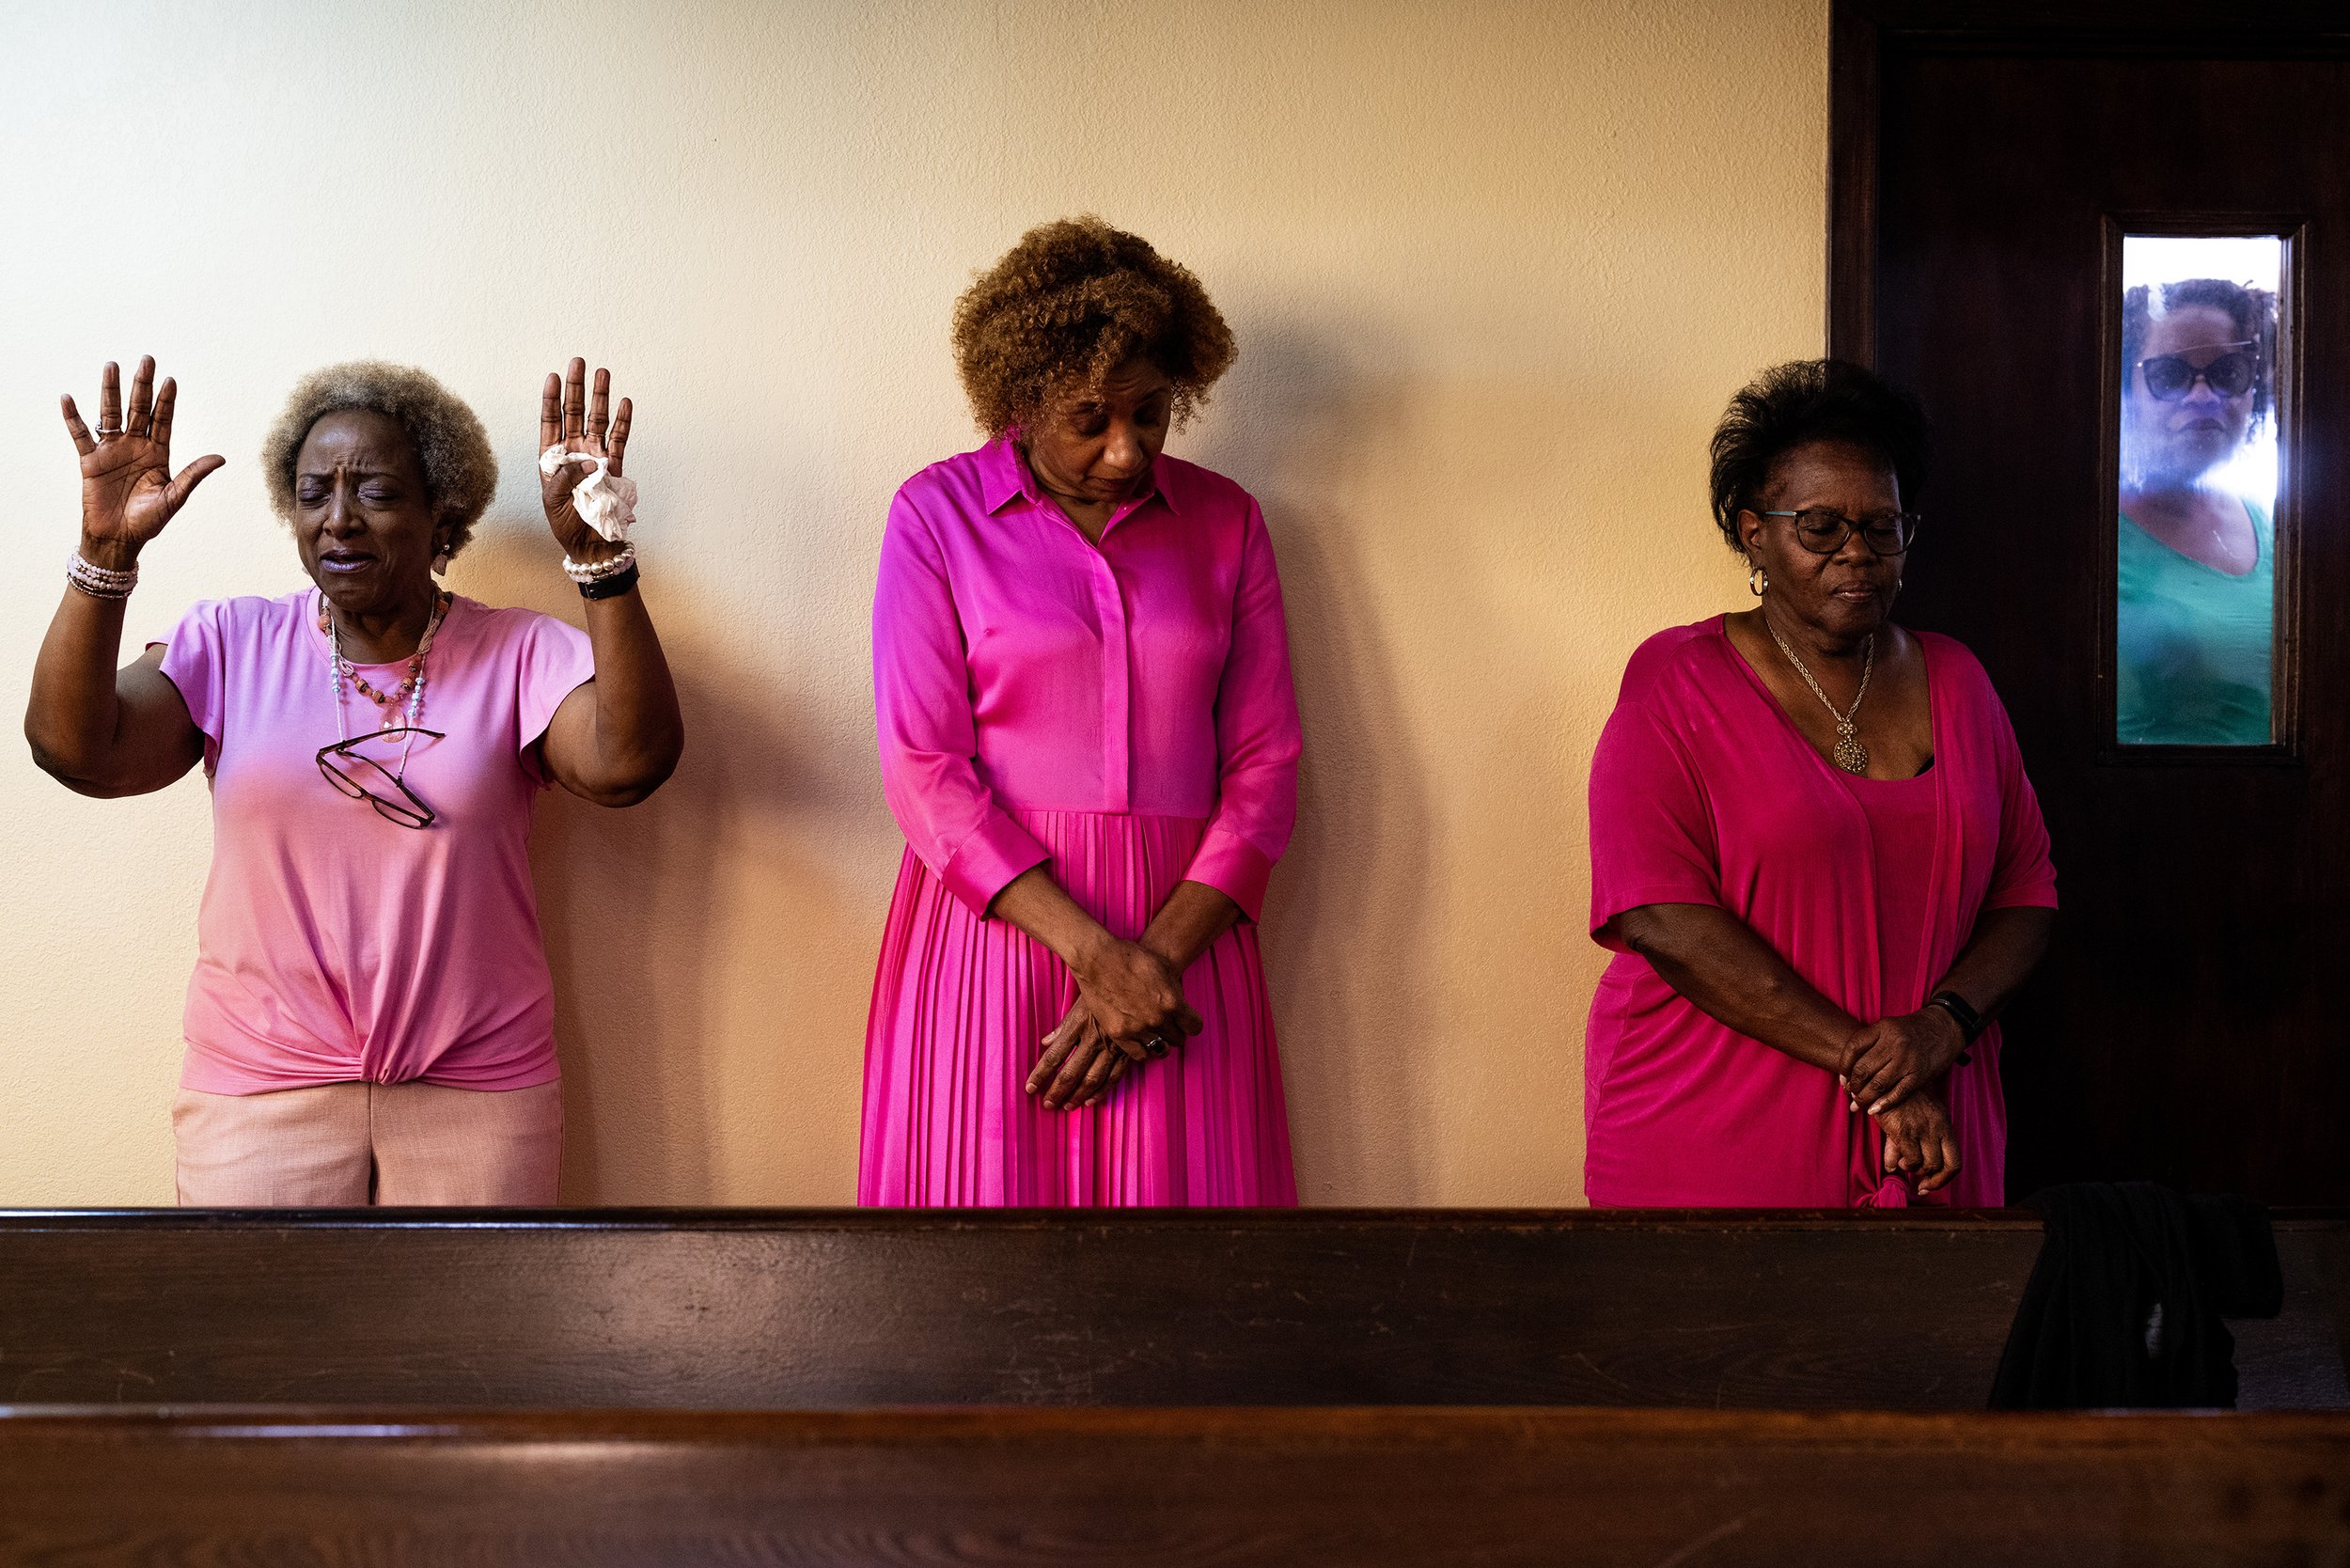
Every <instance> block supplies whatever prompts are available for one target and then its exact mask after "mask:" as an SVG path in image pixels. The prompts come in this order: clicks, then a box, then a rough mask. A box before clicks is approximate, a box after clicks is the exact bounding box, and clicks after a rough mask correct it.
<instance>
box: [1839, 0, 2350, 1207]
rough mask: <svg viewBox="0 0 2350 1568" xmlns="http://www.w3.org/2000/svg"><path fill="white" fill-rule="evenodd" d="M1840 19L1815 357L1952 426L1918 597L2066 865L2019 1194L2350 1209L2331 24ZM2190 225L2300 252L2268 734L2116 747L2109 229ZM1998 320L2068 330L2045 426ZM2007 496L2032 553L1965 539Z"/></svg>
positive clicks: (2037, 1001)
mask: <svg viewBox="0 0 2350 1568" xmlns="http://www.w3.org/2000/svg"><path fill="white" fill-rule="evenodd" d="M1830 24H1831V31H1832V37H1831V64H1830V88H1831V111H1830V163H1831V167H1830V189H1829V233H1828V243H1829V256H1828V262H1829V290H1828V300H1827V328H1828V342H1829V348H1830V352H1831V353H1836V354H1838V355H1840V356H1841V357H1845V358H1849V359H1853V360H1857V361H1859V362H1861V363H1863V364H1867V365H1870V366H1872V367H1875V368H1880V369H1882V370H1884V371H1885V372H1886V373H1888V374H1889V375H1891V376H1893V377H1895V378H1896V379H1897V380H1900V381H1902V382H1904V384H1908V385H1911V386H1912V387H1914V388H1916V389H1917V390H1918V391H1919V393H1920V394H1921V395H1923V396H1924V397H1925V398H1926V400H1927V401H1928V403H1929V406H1930V407H1932V408H1933V409H1934V410H1935V413H1936V415H1937V416H1940V420H1941V422H1940V425H1939V429H1938V431H1937V435H1936V438H1935V467H1936V468H1937V469H1940V470H1941V471H1942V472H1944V473H1946V474H1947V475H1948V476H1949V478H1947V479H1946V480H1945V481H1943V484H1942V487H1941V493H1940V494H1939V495H1938V496H1937V498H1936V504H1937V505H1940V506H1943V507H1946V508H1948V509H1949V510H1948V516H1949V517H1951V518H1954V519H1958V520H1959V522H1958V524H1957V525H1954V526H1953V527H1952V528H1951V530H1950V531H1949V532H1948V533H1947V534H1942V535H1938V536H1937V544H1938V545H1939V549H1938V553H1936V554H1935V557H1934V559H1933V564H1932V569H1931V570H1930V571H1921V572H1919V581H1918V582H1917V583H1915V584H1913V585H1912V587H1911V589H1910V592H1909V595H1908V597H1907V598H1906V599H1905V601H1904V604H1905V613H1906V615H1907V616H1909V617H1911V618H1914V619H1915V622H1916V623H1917V624H1919V625H1922V626H1928V627H1933V628H1935V629H1936V630H1940V631H1944V632H1948V633H1951V634H1952V635H1956V636H1958V637H1959V638H1960V640H1962V641H1963V642H1966V644H1967V645H1968V646H1969V647H1970V648H1972V649H1974V650H1975V651H1976V652H1977V653H1978V655H1979V656H1980V657H1981V658H1982V661H1983V663H1984V665H1985V666H1986V668H1987V669H1988V670H1989V671H1990V673H1991V675H1992V677H1993V679H1994V680H1995V682H1998V683H1999V686H2000V690H2001V692H2002V694H2003V695H2004V697H2005V698H2006V700H2007V702H2008V704H2009V709H2010V712H2011V713H2012V714H2013V716H2014V719H2015V723H2016V729H2017V734H2018V737H2019V739H2020V740H2021V741H2022V743H2023V747H2024V754H2025V760H2026V763H2027V766H2028V768H2029V771H2030V772H2031V775H2032V777H2033V780H2034V783H2035V785H2036V787H2038V788H2039V789H2040V791H2041V792H2042V799H2043V803H2044V806H2045V808H2046V809H2047V810H2048V813H2049V821H2050V826H2051V829H2052V831H2053V832H2055V834H2056V836H2057V840H2058V842H2057V862H2058V866H2059V869H2060V876H2064V875H2070V876H2072V877H2074V878H2075V879H2076V880H2074V881H2073V882H2071V883H2070V884H2069V885H2067V886H2068V890H2067V892H2066V893H2065V902H2066V906H2067V910H2068V913H2067V916H2066V917H2065V919H2064V920H2063V921H2062V922H2061V924H2060V928H2059V937H2058V942H2057V946H2056V949H2054V951H2053V952H2052V953H2051V956H2050V960H2049V962H2048V963H2047V964H2045V965H2044V966H2043V969H2042V971H2041V973H2040V975H2039V976H2037V977H2035V980H2034V982H2033V985H2032V987H2031V988H2030V989H2029V991H2028V993H2027V995H2026V996H2023V997H2021V998H2019V999H2018V1004H2017V1006H2016V1008H2015V1010H2014V1016H2013V1024H2014V1026H2015V1027H2014V1031H2013V1035H2014V1039H2015V1041H2016V1043H2018V1045H2019V1046H2020V1047H2022V1049H2020V1050H2019V1052H2018V1054H2017V1056H2016V1057H2015V1058H2013V1062H2012V1064H2011V1071H2010V1072H2009V1073H2008V1074H2006V1076H2007V1082H2008V1087H2009V1090H2010V1093H2011V1097H2012V1100H2011V1105H2010V1110H2011V1115H2012V1121H2011V1139H2010V1149H2009V1152H2010V1162H2009V1179H2010V1183H2011V1185H2010V1189H2009V1190H2010V1193H2011V1195H2013V1196H2020V1195H2021V1194H2023V1193H2026V1192H2029V1191H2030V1190H2031V1189H2032V1188H2033V1187H2035V1186H2038V1185H2043V1184H2047V1183H2049V1182H2053V1181H2066V1180H2078V1179H2083V1178H2091V1177H2097V1178H2107V1179H2110V1178H2116V1177H2147V1178H2151V1179H2155V1180H2162V1181H2168V1182H2171V1183H2172V1184H2178V1185H2182V1186H2189V1187H2204V1188H2210V1189H2225V1190H2238V1191H2245V1192H2248V1193H2251V1194H2253V1195H2255V1196H2259V1197H2262V1198H2264V1199H2265V1200H2269V1201H2272V1202H2295V1201H2304V1202H2305V1201H2317V1200H2328V1199H2332V1200H2345V1201H2350V1176H2346V1175H2344V1174H2343V1171H2344V1169H2345V1168H2343V1167H2342V1166H2341V1165H2340V1162H2339V1161H2338V1160H2337V1159H2336V1158H2335V1157H2334V1156H2333V1155H2332V1153H2331V1152H2329V1150H2330V1145H2331V1144H2332V1143H2333V1142H2334V1141H2335V1132H2334V1128H2335V1125H2336V1124H2338V1123H2339V1121H2340V1120H2341V1118H2342V1115H2344V1114H2345V1113H2350V1024H2345V1023H2344V1022H2343V1021H2342V1017H2341V1015H2340V1012H2339V1008H2338V1006H2336V1005H2335V1004H2334V1002H2333V1001H2332V999H2331V997H2330V996H2329V994H2328V993H2327V991H2326V984H2327V983H2328V982H2326V980H2325V979H2324V977H2325V976H2326V974H2327V973H2328V972H2330V971H2332V970H2338V969H2339V968H2340V967H2341V966H2342V964H2343V963H2344V962H2350V835H2344V834H2343V833H2342V830H2341V827H2340V824H2341V823H2342V822H2345V821H2350V608H2345V605H2350V597H2345V595H2350V526H2345V523H2350V513H2345V510H2344V508H2345V506H2350V482H2346V481H2345V479H2344V478H2343V476H2344V475H2350V447H2345V445H2344V437H2343V433H2342V432H2343V431H2345V430H2350V426H2345V425H2344V423H2343V410H2344V409H2345V408H2350V288H2346V287H2345V284H2346V283H2350V272H2346V271H2345V269H2344V267H2343V265H2342V260H2343V259H2344V258H2350V165H2344V164H2343V163H2342V160H2341V159H2340V157H2339V155H2338V153H2336V152H2335V151H2333V150H2331V149H2335V148H2336V147H2337V146H2338V145H2341V144H2342V143H2343V137H2344V133H2345V132H2344V128H2345V127H2346V126H2350V5H2344V4H2341V3H2339V0H2327V3H2325V4H2306V3H2300V0H2280V3H2273V4H2264V3H2261V0H2239V3H2237V4H2235V5H2233V6H2228V5H2225V4H2221V3H2217V0H2193V3H2191V4H2187V3H2180V0H2134V3H2130V0H2113V3H2106V4H2098V5H2086V4H2079V3H2076V0H2046V3H2040V4H2029V5H2027V4H2015V3H1985V0H1975V3H1961V0H1906V3H1901V0H1833V7H1832V9H1831V12H1830ZM2271 89H2273V90H2271ZM2173 123H2176V124H2181V125H2187V126H2192V127H2195V128H2196V129H2199V130H2200V131H2201V132H2203V133H2204V134H2201V135H2200V136H2189V137H2187V138H2186V139H2185V140H2182V141H2180V142H2179V143H2177V144H2176V145H2172V144H2170V142H2169V141H2168V140H2167V139H2166V137H2165V136H2164V134H2162V133H2163V132H2164V130H2165V128H2166V126H2168V125H2170V124H2173ZM2188 224H2194V225H2197V226H2201V231H2203V232H2217V233H2231V232H2233V233H2245V232H2264V233H2282V234H2288V235H2295V236H2297V238H2296V239H2295V244H2294V248H2293V250H2292V251H2291V253H2290V255H2289V257H2288V259H2287V260H2288V276H2287V277H2286V278H2285V280H2284V282H2285V284H2286V286H2287V287H2286V290H2285V293H2286V301H2285V313H2286V314H2287V316H2288V317H2289V318H2290V319H2292V320H2294V321H2298V322H2299V323H2300V326H2299V328H2298V329H2297V330H2295V333H2294V336H2293V340H2292V342H2291V343H2290V344H2289V345H2288V346H2287V350H2286V353H2287V355H2288V358H2287V360H2286V361H2284V362H2280V363H2279V366H2278V372H2279V378H2280V384H2282V385H2283V386H2285V387H2286V388H2287V389H2288V394H2289V395H2288V397H2287V398H2286V400H2284V402H2283V403H2282V404H2281V405H2280V408H2281V412H2280V413H2279V443H2280V447H2282V449H2283V451H2284V452H2285V453H2286V454H2287V455H2288V456H2289V458H2290V463H2291V469H2290V472H2289V473H2288V474H2286V475H2285V476H2284V477H2283V487H2282V488H2281V489H2280V491H2279V495H2278V503H2279V507H2278V510H2277V512H2276V515H2278V516H2279V517H2280V518H2283V519H2285V522H2284V524H2283V525H2282V526H2283V528H2284V538H2283V540H2282V541H2280V542H2279V545H2278V546H2277V550H2276V555H2277V570H2278V582H2279V601H2278V628H2277V643H2276V646H2277V650H2278V656H2279V657H2278V664H2277V677H2276V682H2275V687H2274V690H2275V699H2276V702H2277V704H2278V709H2277V711H2278V713H2279V718H2280V719H2281V720H2282V723H2281V726H2280V729H2279V742H2278V744H2277V745H2273V746H2269V747H2264V748H2253V747H2227V748H2221V747H2195V748H2187V747H2130V748H2122V747H2119V746H2117V745H2115V744H2114V742H2113V729H2112V724H2113V702H2112V698H2113V687H2112V685H2111V682H2113V680H2114V679H2115V673H2114V672H2115V669H2116V658H2117V647H2116V641H2117V639H2116V617H2115V603H2114V596H2115V593H2116V592H2117V588H2116V572H2115V564H2116V561H2115V557H2116V548H2117V544H2118V540H2117V538H2116V533H2115V527H2116V525H2115V518H2116V516H2117V513H2118V507H2117V505H2116V500H2115V497H2116V489H2117V474H2116V471H2115V462H2116V454H2115V450H2114V434H2115V431H2116V430H2117V428H2118V425H2119V422H2120V421H2119V408H2118V405H2117V402H2116V399H2117V398H2118V396H2119V393H2118V388H2117V386H2116V385H2115V384H2114V383H2115V381H2116V378H2114V377H2113V376H2112V375H2111V372H2110V367H2111V366H2112V365H2114V364H2115V363H2118V348H2119V344H2118V336H2117V335H2118V333H2119V330H2120V320H2121V317H2120V312H2121V308H2122V307H2121V304H2120V300H2121V290H2120V288H2119V282H2120V265H2119V254H2118V236H2119V234H2120V233H2121V232H2123V231H2125V230H2126V231H2130V232H2148V231H2152V232H2161V231H2165V230H2169V231H2173V232H2175V231H2177V226H2180V225H2188ZM2304 263H2306V268H2305V265H2304ZM2304 293H2306V294H2307V295H2308V296H2309V301H2310V306H2311V308H2309V309H2307V310H2304V309H2302V308H2300V303H2301V300H2300V296H2301V295H2302V294H2304ZM2003 331H2004V332H2015V333H2022V334H2025V335H2026V337H2027V338H2028V339H2029V337H2031V335H2034V334H2037V335H2038V337H2039V340H2040V341H2045V342H2047V343H2063V344H2071V345H2074V346H2075V349H2074V352H2073V353H2070V354H2067V355H2062V356H2058V357H2059V358H2060V360H2061V363H2059V364H2055V365H2053V366H2050V367H2044V374H2043V375H2042V377H2041V380H2040V382H2039V384H2036V386H2035V387H2034V394H2035V395H2034V397H2033V398H2032V399H2031V400H2030V406H2029V411H2025V410H2024V409H2023V405H2022V403H2021V402H2020V401H2019V400H2017V399H2016V398H2015V397H2013V395H2012V388H2010V387H2009V386H2008V385H2007V383H2010V382H2013V380H2015V379H2016V375H2017V372H2018V369H2019V367H2020V362H2019V361H2018V360H2017V359H2016V357H2015V353H2014V348H2015V344H2014V341H2013V340H2012V339H2010V338H2005V337H2001V336H2000V334H2001V333H2002V332H2003ZM2092 345H2093V347H2094V352H2095V353H2096V354H2097V356H2098V360H2097V362H2096V363H2097V364H2098V366H2100V367H2101V368H2097V369H2096V370H2095V372H2094V375H2093V379H2092V364H2091V362H2089V361H2087V360H2085V359H2084V358H2083V357H2082V355H2083V354H2085V353H2088V352H2089V351H2090V349H2091V348H2092ZM1986 346H1987V352H1986ZM2008 512H2013V513H2016V514H2018V515H2028V516H2029V517H2031V518H2033V519H2035V520H2036V525H2037V531H2036V532H2035V534H2034V535H2033V544H2032V551H2031V552H2029V553H2028V552H2025V551H2020V550H2017V549H2014V548H2013V547H2012V544H2011V547H2009V548H2007V549H2006V550H2005V552H2004V553H2003V552H2002V549H2001V548H2000V547H1999V546H1998V544H1997V542H1996V541H1991V536H1990V535H1989V534H1987V533H1985V532H1983V531H1982V530H1980V529H1977V530H1974V531H1971V532H1970V531H1969V530H1968V529H1967V528H1966V520H1969V519H1973V520H1976V521H1978V522H1980V521H1982V520H1985V519H1991V518H1994V517H1997V516H1999V515H2003V514H2005V513H2008ZM2302 521H2305V522H2306V523H2307V525H2306V526H2297V525H2295V523H2297V522H2302ZM2028 555H2029V558H2028ZM2011 557H2012V558H2011ZM2305 565H2306V570H2304V567H2305ZM2305 579H2306V582H2307V584H2308V585H2311V586H2309V587H2308V588H2307V589H2306V591H2305V590H2304V588H2303V585H2304V580H2305ZM2296 703H2297V704H2298V707H2297V709H2296V707H2295V704H2296ZM2188 753H2192V754H2191V755H2190V754H2188ZM2118 764H2127V765H2118Z"/></svg>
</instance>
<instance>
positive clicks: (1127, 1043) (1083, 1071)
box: [1027, 932, 1204, 1110]
mask: <svg viewBox="0 0 2350 1568" xmlns="http://www.w3.org/2000/svg"><path fill="white" fill-rule="evenodd" d="M1070 973H1071V975H1072V976H1073V978H1074V979H1075V980H1076V982H1077V999H1076V1000H1075V1001H1074V1002H1073V1003H1071V1004H1070V1008H1069V1011H1068V1012H1067V1013H1065V1014H1063V1015H1062V1017H1061V1021H1060V1023H1059V1024H1058V1025H1057V1026H1055V1027H1054V1029H1053V1032H1052V1033H1050V1034H1048V1035H1046V1036H1045V1037H1044V1041H1043V1045H1044V1054H1043V1055H1042V1056H1040V1057H1039V1058H1037V1063H1036V1066H1035V1068H1034V1069H1033V1070H1031V1071H1030V1073H1029V1074H1028V1082H1027V1091H1028V1092H1029V1093H1030V1094H1035V1095H1039V1096H1040V1097H1042V1100H1043V1102H1044V1104H1045V1105H1048V1106H1050V1107H1052V1108H1053V1109H1055V1110H1076V1109H1080V1108H1082V1107H1084V1106H1086V1105H1092V1104H1093V1103H1094V1102H1095V1101H1097V1100H1099V1099H1101V1098H1102V1097H1103V1096H1104V1095H1105V1094H1107V1093H1108V1092H1109V1091H1110V1090H1111V1089H1112V1088H1113V1087H1114V1086H1115V1085H1116V1084H1117V1083H1118V1081H1119V1079H1120V1078H1122V1077H1124V1076H1125V1075H1126V1074H1127V1073H1128V1072H1130V1071H1131V1070H1133V1069H1134V1068H1135V1067H1137V1066H1139V1065H1140V1064H1141V1063H1143V1062H1146V1061H1148V1060H1150V1059H1151V1058H1152V1057H1153V1056H1164V1055H1165V1054H1166V1053H1167V1050H1168V1049H1169V1048H1170V1047H1174V1046H1180V1045H1181V1044H1182V1043H1183V1039H1184V1037H1186V1036H1189V1035H1195V1034H1198V1033H1199V1031H1200V1029H1201V1028H1202V1027H1204V1026H1203V1025H1202V1024H1201V1022H1200V1018H1199V1011H1198V1010H1196V1009H1195V1008H1193V1007H1192V1006H1191V1004H1190V1003H1188V1002H1186V1001H1184V1000H1183V971H1182V970H1181V969H1179V968H1178V967H1177V966H1176V965H1175V964H1174V962H1173V961H1172V960H1171V959H1169V958H1167V956H1166V955H1165V954H1164V953H1159V952H1155V951H1153V950H1152V949H1150V948H1147V947H1145V946H1144V945H1143V944H1141V943H1139V942H1124V941H1120V940H1119V939H1118V938H1117V937H1114V936H1111V935H1110V934H1109V933H1106V932H1105V933H1102V935H1101V936H1100V938H1099V939H1098V940H1096V941H1094V942H1092V943H1090V944H1089V945H1088V946H1087V948H1086V949H1084V950H1083V951H1082V952H1080V953H1079V954H1078V955H1077V957H1076V960H1075V961H1074V962H1073V963H1072V964H1070ZM1153 1045H1156V1046H1157V1047H1158V1048H1157V1049H1156V1050H1153V1049H1152V1046H1153Z"/></svg>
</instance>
